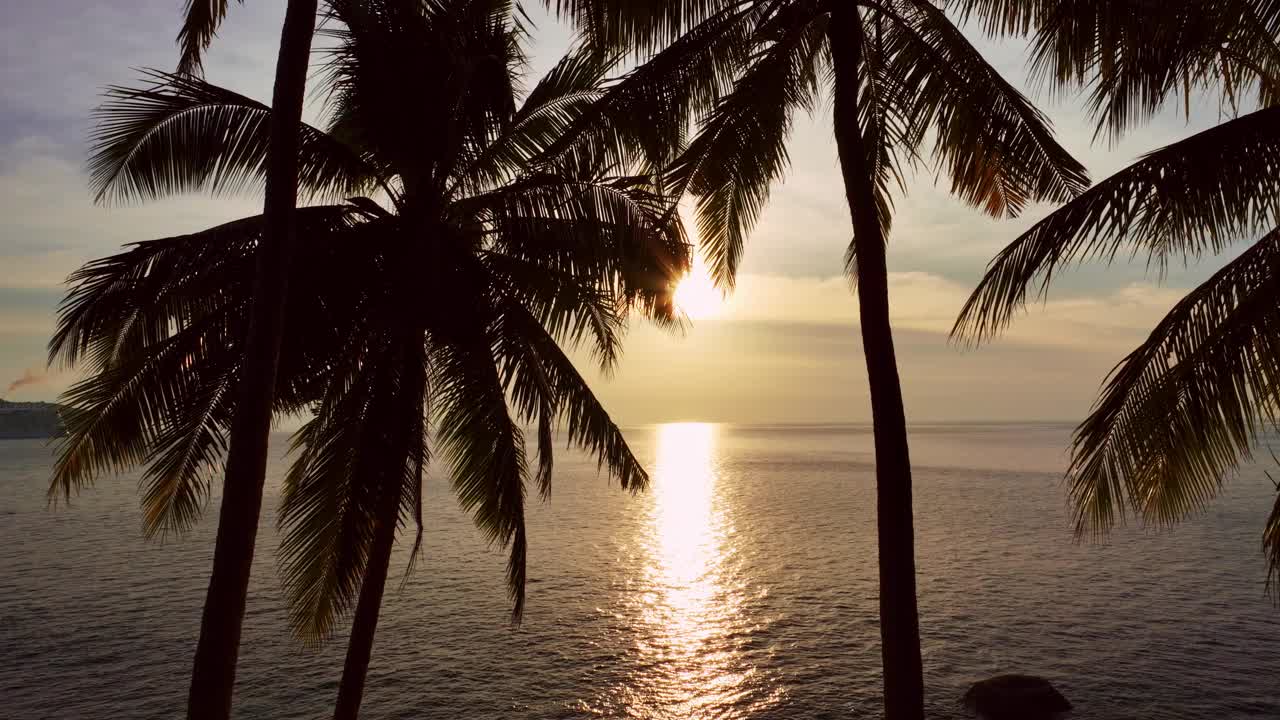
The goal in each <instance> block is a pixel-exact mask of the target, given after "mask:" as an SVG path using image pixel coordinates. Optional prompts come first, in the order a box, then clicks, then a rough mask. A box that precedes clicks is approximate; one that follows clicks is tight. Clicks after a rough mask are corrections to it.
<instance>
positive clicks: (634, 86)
mask: <svg viewBox="0 0 1280 720" xmlns="http://www.w3.org/2000/svg"><path fill="white" fill-rule="evenodd" d="M777 6H778V3H759V2H742V3H728V4H725V6H724V7H721V8H719V9H717V10H716V11H715V12H713V13H710V14H709V15H708V16H707V17H706V18H705V19H703V20H702V21H700V22H699V23H697V24H696V25H695V26H694V27H692V28H691V29H690V30H689V31H688V32H687V33H683V34H681V35H680V36H679V37H678V38H674V39H673V40H672V41H671V43H670V45H666V46H664V47H662V48H655V50H656V51H657V52H656V54H655V55H654V56H653V57H651V58H648V59H646V60H645V62H644V63H643V64H641V65H639V66H638V67H635V68H633V69H632V70H631V71H629V72H628V73H626V74H625V75H624V76H623V77H622V78H621V79H619V80H618V81H617V82H616V83H614V84H612V85H611V86H609V87H608V88H607V91H606V92H605V94H604V96H603V97H601V98H600V99H599V100H598V101H597V102H596V103H595V104H594V106H593V107H592V108H591V109H590V110H589V111H588V112H587V113H586V114H585V115H584V116H583V117H581V118H579V119H578V120H577V121H576V122H575V124H574V125H572V126H570V128H569V129H568V130H567V131H566V132H565V133H564V134H563V135H562V137H561V138H559V139H558V140H557V141H556V142H555V143H553V144H552V145H551V147H549V148H548V150H547V152H546V153H545V155H546V156H548V157H552V158H556V157H560V156H563V155H565V154H571V155H572V154H581V153H590V154H593V155H600V156H603V157H605V158H607V159H609V160H610V161H611V162H612V163H613V164H615V165H617V166H619V167H622V168H640V167H643V168H645V169H646V170H647V169H651V168H659V169H660V168H664V167H666V166H667V165H668V164H669V163H670V162H671V161H672V160H673V159H674V158H675V157H676V156H677V154H678V153H679V152H680V150H682V149H683V147H684V143H685V139H686V135H687V129H688V125H689V122H690V121H691V120H692V119H693V118H698V117H702V116H704V115H706V114H707V113H709V112H711V111H712V110H713V109H714V108H715V104H716V101H717V100H718V99H719V98H720V97H721V96H722V95H723V94H724V93H726V92H728V90H729V89H730V88H732V86H733V79H734V77H735V76H736V75H737V73H738V72H740V70H741V68H742V65H743V63H744V61H745V60H746V59H747V58H748V56H749V55H750V48H751V33H752V31H753V29H754V28H755V26H756V24H757V23H758V22H760V21H761V20H762V19H764V18H767V17H769V15H770V14H771V13H772V12H773V11H774V10H775V9H776V8H777ZM585 34H586V35H587V37H588V39H589V41H590V42H591V45H590V47H594V48H596V49H597V50H596V51H597V52H600V53H607V54H612V53H615V52H618V51H620V50H622V48H616V47H614V46H613V45H611V44H610V42H609V41H607V40H603V39H601V38H599V37H597V36H595V35H594V34H593V33H592V32H591V31H589V30H588V31H585Z"/></svg>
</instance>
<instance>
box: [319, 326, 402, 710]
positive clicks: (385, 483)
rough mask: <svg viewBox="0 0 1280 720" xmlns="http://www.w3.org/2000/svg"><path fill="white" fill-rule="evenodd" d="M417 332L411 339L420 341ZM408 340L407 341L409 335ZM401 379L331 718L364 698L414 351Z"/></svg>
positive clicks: (395, 513) (393, 519)
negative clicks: (372, 529)
mask: <svg viewBox="0 0 1280 720" xmlns="http://www.w3.org/2000/svg"><path fill="white" fill-rule="evenodd" d="M421 337H422V336H421V333H419V334H418V336H417V339H416V341H417V343H419V344H420V343H421ZM410 341H411V342H412V341H413V338H412V335H411V337H410ZM401 357H402V358H403V361H402V366H401V367H402V374H401V377H402V378H403V379H404V382H403V383H402V384H401V386H400V395H399V398H397V400H398V401H399V402H397V403H396V405H398V407H399V409H400V410H401V411H400V412H396V413H394V414H393V416H392V417H391V419H390V420H391V423H392V425H391V432H392V433H393V435H392V441H391V445H390V448H389V452H388V453H387V455H388V458H387V459H388V464H387V467H388V470H387V471H386V472H384V473H383V477H382V478H381V483H380V484H381V486H382V487H381V488H380V491H379V496H378V517H377V521H376V523H375V525H374V535H373V547H372V548H371V549H370V552H369V562H368V564H367V565H366V566H365V571H364V579H363V580H362V582H361V584H360V597H359V599H358V600H357V601H356V612H355V617H354V618H353V619H352V622H351V638H350V640H349V641H348V643H347V658H346V661H345V663H344V664H343V667H342V683H341V684H340V685H339V686H338V701H337V703H336V705H335V706H334V711H333V717H334V719H335V720H355V719H356V717H358V716H359V714H360V702H361V701H362V700H363V699H364V683H365V678H366V677H367V676H368V673H369V659H370V658H371V657H372V656H373V638H374V634H375V633H376V632H377V630H378V615H379V613H380V611H381V610H382V595H383V592H384V590H385V589H386V585H387V572H388V569H389V568H390V566H391V550H392V548H393V547H394V546H395V541H396V527H397V525H398V524H399V520H400V498H401V496H402V494H403V491H404V478H405V468H406V466H407V464H408V461H409V454H410V447H411V434H412V432H413V431H414V429H415V428H418V427H419V426H420V425H419V423H417V422H415V420H417V418H414V417H413V415H412V414H413V413H418V414H419V417H420V416H421V413H422V391H423V381H424V377H423V372H424V370H423V365H422V362H423V359H422V356H421V354H420V353H417V352H413V351H406V352H403V353H401Z"/></svg>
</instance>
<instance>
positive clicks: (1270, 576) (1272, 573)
mask: <svg viewBox="0 0 1280 720" xmlns="http://www.w3.org/2000/svg"><path fill="white" fill-rule="evenodd" d="M1262 553H1263V555H1265V556H1266V559H1267V590H1268V591H1269V592H1271V593H1273V596H1274V597H1275V598H1276V600H1277V601H1280V589H1278V588H1277V586H1276V583H1277V581H1278V580H1280V488H1277V493H1276V502H1275V505H1273V506H1272V508H1271V514H1270V515H1269V516H1268V517H1267V524H1266V526H1265V527H1264V528H1263V530H1262Z"/></svg>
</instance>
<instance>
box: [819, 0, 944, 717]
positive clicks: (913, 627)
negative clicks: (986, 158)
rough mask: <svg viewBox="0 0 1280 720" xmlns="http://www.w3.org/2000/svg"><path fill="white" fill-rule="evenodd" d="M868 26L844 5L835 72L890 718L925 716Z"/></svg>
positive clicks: (836, 20) (838, 16)
mask: <svg viewBox="0 0 1280 720" xmlns="http://www.w3.org/2000/svg"><path fill="white" fill-rule="evenodd" d="M862 37H863V34H862V29H861V18H860V16H859V14H858V10H857V8H856V6H855V5H853V4H852V3H842V2H837V3H834V9H833V11H832V13H831V22H830V25H829V26H828V38H829V40H830V43H831V57H832V67H833V70H834V73H835V102H834V115H835V136H836V145H837V148H838V150H839V154H840V169H841V171H842V173H843V175H844V185H845V195H846V198H847V200H848V202H849V211H850V213H851V214H852V215H853V231H854V252H855V256H856V260H857V275H858V277H857V286H858V312H859V321H860V323H861V325H862V351H863V354H864V355H865V356H866V362H867V380H868V382H869V383H870V386H871V417H872V424H873V427H874V430H875V448H876V519H877V527H878V531H879V547H880V643H881V650H880V652H881V658H882V662H883V664H884V708H885V718H886V720H921V719H922V718H923V717H924V677H923V670H922V668H921V662H920V621H919V616H918V614H917V611H916V579H915V575H916V569H915V540H914V528H913V520H912V512H911V458H910V455H909V453H908V449H907V421H906V414H905V412H904V410H903V407H902V386H901V383H900V382H899V380H898V364H897V360H896V358H895V357H894V351H893V331H892V328H891V327H890V325H889V273H888V267H887V265H886V262H885V238H884V234H883V232H882V230H881V227H880V222H879V218H878V216H877V213H876V200H875V192H874V186H873V178H872V176H871V167H870V164H869V162H868V149H867V148H866V147H865V143H864V142H863V135H862V128H861V126H860V124H859V118H858V116H859V108H858V103H859V97H858V86H859V83H858V79H859V75H860V72H859V70H860V68H861V65H862Z"/></svg>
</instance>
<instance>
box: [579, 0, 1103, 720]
mask: <svg viewBox="0 0 1280 720" xmlns="http://www.w3.org/2000/svg"><path fill="white" fill-rule="evenodd" d="M556 5H557V7H558V8H559V9H560V10H561V11H562V12H563V13H564V14H566V15H567V16H569V17H571V18H572V19H573V20H574V21H575V23H576V25H577V26H578V27H579V28H580V29H581V30H582V31H583V32H584V33H585V34H586V35H587V36H588V37H589V38H591V40H592V42H593V43H594V44H595V45H596V46H597V47H598V48H600V49H601V50H602V51H603V52H606V53H608V52H615V51H625V52H630V53H632V54H633V55H634V56H637V57H638V58H639V59H640V60H642V61H643V64H641V65H639V66H638V67H637V68H636V69H635V70H634V71H632V72H631V73H629V74H628V75H627V76H626V77H625V78H624V79H623V80H622V81H621V82H620V83H619V84H618V86H617V87H616V88H614V89H613V91H611V93H610V95H609V97H608V98H606V99H605V100H604V101H603V102H602V103H601V104H600V106H599V108H598V110H599V113H598V115H599V117H598V118H597V119H596V121H597V122H598V121H599V120H600V119H604V120H606V121H608V122H607V123H605V124H606V125H608V126H609V127H610V129H611V130H612V131H614V132H618V133H620V134H622V135H623V136H625V137H628V138H629V139H631V140H633V142H632V143H631V144H630V145H631V146H632V147H637V148H642V149H643V150H644V151H645V154H646V156H647V158H648V159H649V161H650V162H651V163H653V164H654V165H655V166H669V167H670V168H671V169H670V172H669V173H668V175H667V177H666V179H667V181H668V182H669V183H670V184H671V186H672V187H673V188H674V189H675V190H676V191H680V192H684V191H688V192H690V193H691V194H692V195H693V196H694V197H695V198H696V209H695V213H696V216H697V224H698V230H699V235H700V238H701V242H702V243H703V246H704V247H705V248H707V251H708V260H709V264H710V266H711V268H712V271H713V272H714V274H715V276H716V279H717V280H718V281H719V283H721V285H722V286H730V285H732V283H733V279H734V275H735V273H736V272H737V269H738V261H739V258H740V257H741V254H742V248H743V245H744V243H745V240H746V237H747V235H749V234H750V231H751V228H752V226H753V224H754V222H755V220H756V217H757V215H758V214H759V212H760V210H761V209H762V208H763V207H764V204H765V202H766V201H767V199H768V195H769V189H770V187H771V185H772V184H773V183H774V182H775V181H777V180H779V179H780V178H781V177H782V174H783V172H784V171H785V169H786V165H787V152H786V143H787V139H788V136H789V131H790V129H791V121H792V116H793V115H794V113H795V112H797V111H799V110H807V111H814V110H816V108H817V106H818V95H819V92H820V91H821V90H823V89H824V88H826V89H829V90H830V91H831V93H832V96H833V100H834V103H833V105H834V107H833V110H834V117H833V129H834V131H835V137H836V146H837V148H838V151H839V157H840V167H841V171H842V173H843V180H844V190H845V196H846V200H847V201H848V204H849V210H850V214H851V216H852V220H853V240H852V242H851V243H850V245H849V249H848V253H847V255H846V257H847V267H846V271H847V272H848V273H849V275H850V277H851V278H853V279H856V281H857V294H858V301H859V312H860V325H861V331H862V341H863V350H864V353H865V355H866V363H867V375H868V381H869V383H870V389H871V410H872V419H873V422H874V426H875V446H876V481H877V482H876V486H877V517H878V523H879V547H880V620H881V639H882V652H883V659H884V678H885V711H886V716H887V717H888V718H889V719H890V720H907V719H915V718H919V717H921V716H922V714H923V683H922V676H921V666H920V641H919V624H918V618H917V612H916V598H915V557H914V541H913V529H912V507H911V464H910V458H909V455H908V449H907V430H906V418H905V413H904V411H903V406H902V391H901V387H900V383H899V379H898V370H897V362H896V359H895V355H894V346H893V336H892V332H891V328H890V323H889V295H888V274H887V267H886V260H885V242H886V240H887V238H888V234H889V229H890V225H891V220H892V214H893V213H892V195H893V192H894V190H895V186H896V187H897V189H899V190H901V189H902V188H903V174H902V173H903V172H904V171H905V168H904V165H912V164H914V162H915V161H916V160H918V159H919V158H920V157H921V156H922V155H925V154H931V155H932V157H933V158H934V160H935V161H936V163H937V165H938V169H939V170H940V171H941V172H942V173H944V174H945V175H947V176H948V177H949V178H950V180H951V189H952V191H953V192H954V193H956V194H957V195H958V196H959V197H961V198H962V199H964V200H965V201H967V202H968V203H970V204H972V205H975V206H977V207H980V208H982V209H983V210H985V211H986V212H988V213H990V214H992V215H996V216H1008V215H1014V214H1016V213H1017V212H1018V211H1019V210H1021V209H1022V207H1023V206H1024V205H1025V204H1026V203H1027V202H1029V201H1033V200H1057V201H1061V200H1066V199H1068V198H1070V197H1072V196H1074V195H1075V194H1076V193H1078V192H1079V191H1080V190H1081V189H1082V188H1084V187H1085V185H1086V184H1087V178H1086V175H1085V172H1084V169H1083V168H1082V167H1081V166H1080V165H1079V164H1078V163H1077V162H1076V161H1075V160H1073V159H1072V158H1071V156H1070V155H1069V154H1068V153H1067V152H1066V151H1065V150H1063V149H1062V148H1061V147H1059V146H1058V144H1057V143H1056V142H1055V140H1054V139H1053V137H1052V133H1051V132H1050V130H1049V127H1048V122H1047V121H1046V120H1045V118H1044V117H1043V116H1042V115H1041V114H1040V113H1039V112H1038V111H1037V110H1036V109H1035V108H1034V107H1032V106H1031V104H1030V103H1029V102H1028V101H1027V100H1026V99H1025V98H1024V97H1023V96H1022V95H1020V94H1019V93H1018V92H1017V91H1016V90H1015V89H1014V88H1013V87H1012V86H1011V85H1009V83H1007V82H1006V81H1005V80H1003V79H1002V78H1001V77H1000V76H999V75H998V74H997V73H996V71H995V70H994V69H993V68H992V67H991V66H990V65H988V64H987V63H986V61H985V60H984V59H983V58H982V56H981V54H980V53H979V52H978V51H977V50H976V49H975V48H974V47H973V46H972V45H971V44H970V43H969V42H968V41H967V40H966V39H965V37H964V36H963V35H962V34H961V32H960V30H959V29H958V28H957V27H956V26H955V25H954V24H953V23H952V21H951V20H950V19H949V18H948V17H947V15H945V14H944V13H943V11H942V10H941V9H939V8H938V6H937V5H936V4H935V3H933V2H931V1H930V0H874V1H871V0H868V1H866V2H840V1H838V0H827V1H821V0H819V1H814V0H739V1H733V0H723V1H720V0H710V1H708V0H700V1H698V2H690V1H682V0H668V1H659V0H649V1H641V2H637V1H635V0H566V1H565V2H562V3H557V4H556ZM690 119H694V120H697V121H698V122H699V129H698V132H697V134H696V135H695V136H694V137H693V138H692V140H690V141H689V142H688V143H687V144H686V143H685V142H684V141H685V138H686V128H687V126H688V124H689V122H690ZM610 123H611V124H610Z"/></svg>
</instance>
